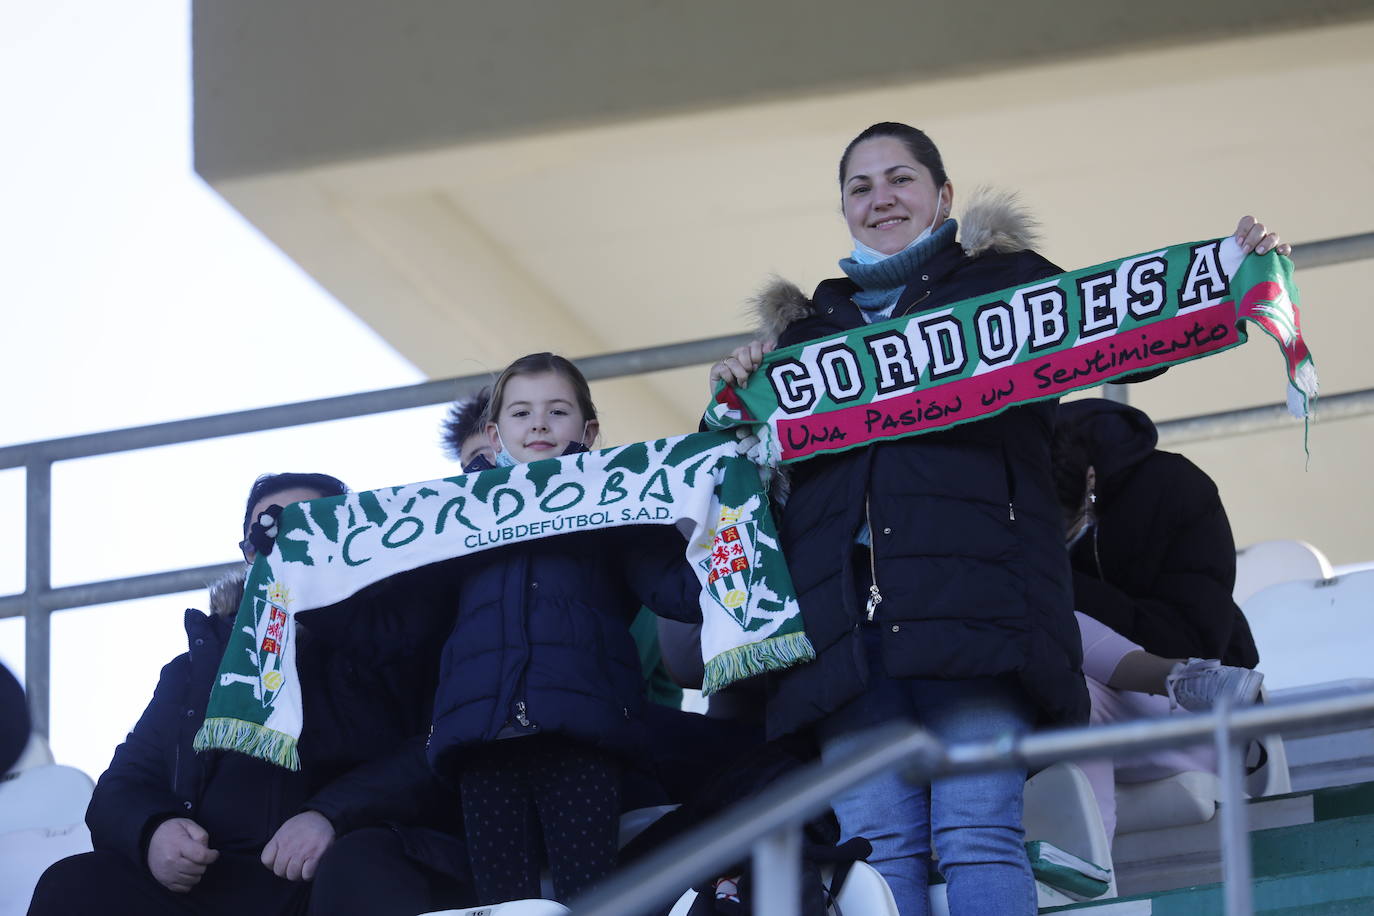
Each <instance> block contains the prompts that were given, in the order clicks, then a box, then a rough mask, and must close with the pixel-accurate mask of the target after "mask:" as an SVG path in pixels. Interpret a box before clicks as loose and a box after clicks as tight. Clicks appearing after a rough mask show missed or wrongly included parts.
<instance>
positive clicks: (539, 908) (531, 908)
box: [420, 900, 569, 916]
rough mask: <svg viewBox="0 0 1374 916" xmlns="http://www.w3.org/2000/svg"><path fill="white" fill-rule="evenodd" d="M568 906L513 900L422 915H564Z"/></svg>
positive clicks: (546, 902) (538, 901)
mask: <svg viewBox="0 0 1374 916" xmlns="http://www.w3.org/2000/svg"><path fill="white" fill-rule="evenodd" d="M567 912H569V910H568V908H567V907H565V906H564V905H563V904H561V903H557V902H555V901H553V900H512V901H510V902H509V903H493V904H489V905H487V906H470V907H468V908H467V909H465V910H434V911H433V912H429V913H421V914H420V916H562V914H563V913H567Z"/></svg>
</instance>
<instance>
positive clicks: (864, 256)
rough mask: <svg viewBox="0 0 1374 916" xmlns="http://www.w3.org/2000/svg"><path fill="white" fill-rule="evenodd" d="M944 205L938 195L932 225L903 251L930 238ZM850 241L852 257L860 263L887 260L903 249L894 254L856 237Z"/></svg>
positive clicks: (931, 220)
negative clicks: (866, 243) (852, 249)
mask: <svg viewBox="0 0 1374 916" xmlns="http://www.w3.org/2000/svg"><path fill="white" fill-rule="evenodd" d="M944 206H945V205H944V201H943V200H942V199H941V198H940V197H938V196H937V197H936V198H935V215H934V216H932V217H931V218H930V225H929V226H926V227H925V228H924V229H922V230H921V234H920V235H918V236H916V238H914V239H912V240H911V241H910V242H908V243H907V245H906V247H905V248H903V249H902V251H907V250H909V249H911V248H913V247H915V246H916V245H919V244H921V243H922V242H924V241H925V240H926V239H928V238H930V234H931V233H932V232H934V231H935V222H936V220H938V219H939V218H940V214H941V213H942V212H943V210H944ZM850 241H851V242H853V243H854V251H853V252H852V253H851V254H850V257H851V258H853V259H854V260H856V261H858V262H859V263H860V264H877V263H878V262H879V261H883V260H886V259H887V258H895V257H896V256H897V255H899V254H901V253H902V251H894V252H893V253H892V254H883V253H882V252H881V251H878V250H877V249H876V248H869V247H868V246H867V245H865V244H864V243H863V242H861V241H859V240H858V239H856V238H853V237H851V238H850Z"/></svg>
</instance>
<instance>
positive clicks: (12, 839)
mask: <svg viewBox="0 0 1374 916" xmlns="http://www.w3.org/2000/svg"><path fill="white" fill-rule="evenodd" d="M26 753H27V752H26ZM93 788H94V785H93V784H92V783H91V778H90V777H89V776H87V775H86V774H85V773H83V772H81V771H80V770H78V769H75V768H73V767H64V766H57V765H56V764H47V765H40V766H32V767H29V768H28V769H24V770H20V771H18V772H12V773H10V774H9V775H8V776H6V777H5V778H4V779H3V781H0V888H3V892H0V916H22V914H23V913H24V912H25V911H26V910H27V909H28V907H29V898H30V897H31V896H33V889H34V886H35V885H37V884H38V879H39V877H40V876H41V875H42V874H43V872H44V870H45V869H46V868H47V867H48V866H49V865H51V864H52V863H54V862H56V861H57V860H58V859H64V858H66V857H67V856H72V855H76V854H77V853H81V852H90V850H91V833H90V831H89V830H87V829H86V824H85V818H86V805H87V804H89V802H90V800H91V790H92V789H93Z"/></svg>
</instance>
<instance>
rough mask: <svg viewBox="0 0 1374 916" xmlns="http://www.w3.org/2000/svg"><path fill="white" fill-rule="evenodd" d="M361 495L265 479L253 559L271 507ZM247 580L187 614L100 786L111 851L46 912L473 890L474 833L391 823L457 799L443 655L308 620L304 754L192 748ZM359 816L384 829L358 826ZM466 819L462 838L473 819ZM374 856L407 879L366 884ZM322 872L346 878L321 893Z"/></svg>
mask: <svg viewBox="0 0 1374 916" xmlns="http://www.w3.org/2000/svg"><path fill="white" fill-rule="evenodd" d="M343 492H346V488H345V487H344V485H343V484H342V483H340V482H339V481H338V480H335V479H334V478H332V477H328V476H327V475H323V474H280V475H265V476H264V477H261V478H259V479H258V481H257V482H256V483H255V484H254V487H253V490H252V492H251V493H250V495H249V499H248V505H247V511H246V514H245V519H244V534H245V535H248V537H246V538H245V540H244V541H243V542H242V543H241V544H240V547H241V548H242V549H243V551H244V556H245V559H247V560H248V561H249V562H251V561H252V560H253V559H254V557H255V556H256V553H257V551H258V550H260V549H262V550H270V549H271V539H270V536H267V534H266V532H265V530H264V527H263V521H265V522H267V523H268V527H269V528H270V527H272V525H273V524H274V519H273V517H272V515H271V514H270V510H269V507H273V506H281V505H283V504H289V503H292V502H297V501H300V500H306V499H315V498H319V497H322V496H332V495H337V494H340V493H343ZM264 513H269V514H268V515H266V516H265V517H264ZM243 582H244V573H243V572H238V573H233V574H230V575H229V576H226V577H225V578H224V579H222V580H220V581H219V582H217V583H215V585H214V586H212V588H211V592H210V599H211V601H210V604H211V610H212V613H210V614H205V613H202V612H201V611H197V610H188V611H187V612H186V615H185V626H186V634H187V639H188V649H189V651H188V652H187V653H185V654H183V655H180V656H178V657H177V658H175V659H173V660H172V661H171V662H170V663H168V664H167V665H166V666H165V667H164V668H163V670H162V674H161V677H160V679H159V681H158V686H157V690H156V692H155V693H154V695H153V699H152V701H151V702H150V703H149V705H148V708H147V709H146V710H145V711H144V713H143V715H142V717H141V718H140V719H139V721H138V724H136V725H135V726H134V729H133V731H132V732H130V733H129V737H128V738H127V739H126V740H125V742H124V743H123V744H121V745H120V746H119V747H118V748H117V749H116V750H115V755H114V759H113V760H112V761H111V763H110V767H109V769H108V770H106V771H105V773H104V775H102V776H101V777H100V780H99V782H98V783H97V785H96V788H95V793H94V796H93V797H92V799H91V804H90V807H89V809H88V810H87V812H86V821H87V824H88V825H89V826H90V828H91V839H92V843H93V845H94V847H95V849H94V851H93V852H90V853H85V854H83V855H78V856H72V857H70V858H67V859H64V860H62V861H60V862H57V863H55V864H54V865H53V866H51V867H50V868H49V869H48V871H47V872H46V873H45V874H44V875H43V877H42V879H41V880H40V881H39V884H38V887H37V889H36V890H35V892H34V897H33V901H32V903H31V906H30V910H29V912H30V914H69V913H84V912H100V913H104V914H125V913H127V914H156V913H225V914H229V913H247V912H252V913H256V914H260V916H271V914H294V913H304V912H306V911H307V910H306V907H307V906H311V911H312V912H320V913H323V912H329V913H334V914H338V913H350V912H357V913H364V912H365V913H369V914H372V913H391V912H395V913H398V914H400V913H405V914H413V913H416V912H421V911H423V910H425V909H433V908H435V907H437V906H461V905H467V904H468V903H470V902H471V901H470V900H469V899H468V897H469V895H468V893H467V887H468V880H467V879H466V878H465V874H466V856H465V854H464V853H463V847H462V844H461V841H460V840H458V839H457V838H456V837H449V836H445V835H444V834H442V833H439V832H438V831H435V830H426V829H424V828H417V827H414V826H408V827H405V828H391V827H389V826H388V824H389V823H391V822H394V821H395V820H398V819H399V820H401V821H402V822H403V823H407V824H411V825H414V824H416V823H420V822H421V821H419V820H418V818H420V817H421V816H423V815H426V814H427V815H430V816H433V815H434V814H435V813H437V812H445V811H449V810H452V808H453V807H454V806H453V805H452V803H451V802H446V801H437V802H436V800H435V798H436V795H435V793H441V792H442V791H443V790H442V789H440V788H439V787H438V786H437V784H436V783H435V782H434V781H433V779H432V778H430V776H429V773H428V769H427V767H426V765H425V762H424V757H423V748H422V736H423V731H424V728H425V726H426V724H427V719H428V715H427V712H428V710H427V706H426V703H425V697H426V691H429V690H432V679H433V673H432V671H426V670H425V669H426V667H427V666H425V665H420V664H415V663H414V662H411V663H409V664H397V665H392V666H387V665H381V666H376V665H367V664H363V663H361V662H360V663H358V664H355V663H354V662H353V661H352V660H351V659H350V658H349V657H348V656H347V655H346V654H345V653H341V652H335V651H333V650H332V649H331V648H330V645H329V642H328V640H327V639H326V638H322V637H321V636H320V635H319V634H317V633H314V632H311V631H310V630H309V628H308V625H306V624H305V623H304V622H303V623H302V627H301V630H300V636H299V643H298V645H299V646H300V649H299V651H300V654H299V656H298V659H299V665H300V671H301V686H302V693H303V699H304V703H305V708H306V710H307V715H306V719H305V729H304V731H303V733H302V735H301V740H300V745H299V747H300V754H301V769H300V770H299V771H297V772H292V771H290V770H286V769H283V768H281V767H277V766H274V765H272V764H269V763H266V762H264V761H261V760H258V759H255V758H252V757H248V756H244V755H241V754H235V753H227V752H211V753H205V754H198V753H196V752H194V751H193V750H192V747H191V742H192V740H193V738H194V737H195V734H196V732H197V731H198V730H199V728H200V726H201V724H202V722H203V721H204V718H205V707H206V703H207V702H208V700H209V694H210V689H211V686H212V685H213V683H214V680H215V677H216V675H217V673H218V669H219V665H220V659H221V656H222V655H223V653H224V648H225V645H226V644H227V642H228V638H229V635H230V633H231V631H232V628H233V621H234V614H235V613H236V611H237V610H238V605H239V601H240V599H241V597H242V594H243ZM321 620H322V621H323V618H321ZM412 736H416V737H415V738H414V739H413V740H411V741H409V742H408V739H411V738H412ZM398 816H399V817H398ZM354 828H372V829H358V830H357V832H356V833H351V834H348V835H346V836H345V835H344V834H345V833H347V831H350V830H353V829H354ZM448 829H449V831H451V832H455V833H456V834H457V835H461V826H460V825H448ZM336 836H339V837H340V839H339V841H338V842H337V843H336V842H335V839H336ZM359 840H361V841H362V843H361V844H360V842H359ZM360 845H361V846H364V847H365V854H363V855H359V847H360ZM359 860H363V861H368V862H372V863H376V867H377V868H378V869H379V871H378V872H376V873H375V874H376V875H378V876H380V875H386V876H387V878H388V879H389V881H390V882H391V883H390V885H389V884H388V883H374V882H364V881H363V876H361V875H360V874H359V872H358V869H357V862H358V861H359ZM336 863H340V864H336ZM331 874H332V875H333V877H332V878H331V877H330V875H331ZM398 874H399V877H397V875H398ZM312 878H318V880H319V881H320V884H321V885H323V884H325V883H328V884H329V887H327V888H326V887H323V886H321V887H319V888H318V890H317V891H316V896H317V897H320V898H322V899H321V900H316V901H310V902H308V900H309V898H310V897H311V888H312V884H311V879H312ZM326 879H328V880H327V881H326ZM326 901H333V902H332V903H327V904H326ZM341 901H342V902H341ZM321 906H323V907H324V908H321ZM398 906H399V907H400V909H396V908H395V907H398Z"/></svg>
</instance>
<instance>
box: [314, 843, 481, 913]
mask: <svg viewBox="0 0 1374 916" xmlns="http://www.w3.org/2000/svg"><path fill="white" fill-rule="evenodd" d="M477 903H478V901H477V899H476V898H475V897H474V896H473V892H472V887H471V886H470V885H469V884H468V883H467V882H465V881H460V880H458V879H457V878H454V877H451V876H449V875H446V874H443V873H442V872H439V871H435V870H434V869H432V868H429V867H427V866H425V865H423V864H421V863H420V862H417V861H415V860H414V859H412V858H410V857H409V856H407V855H406V851H405V846H404V844H403V843H402V841H401V838H400V836H399V835H398V834H397V833H396V831H394V830H392V829H391V828H389V827H367V828H364V829H362V830H355V831H353V832H352V833H346V834H344V835H343V836H341V837H339V838H338V839H337V840H335V841H334V844H333V845H332V846H330V847H329V850H328V851H327V852H326V853H325V854H324V858H322V859H321V860H320V867H319V870H318V871H316V872H315V880H314V887H313V889H312V890H311V893H310V909H309V913H310V916H415V914H416V913H427V912H431V911H433V910H448V909H461V908H463V907H469V906H475V905H476V904H477Z"/></svg>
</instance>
